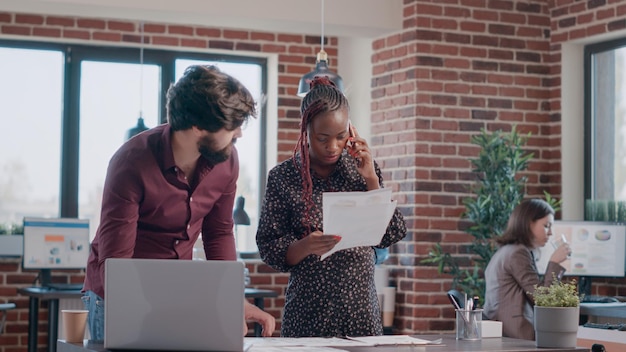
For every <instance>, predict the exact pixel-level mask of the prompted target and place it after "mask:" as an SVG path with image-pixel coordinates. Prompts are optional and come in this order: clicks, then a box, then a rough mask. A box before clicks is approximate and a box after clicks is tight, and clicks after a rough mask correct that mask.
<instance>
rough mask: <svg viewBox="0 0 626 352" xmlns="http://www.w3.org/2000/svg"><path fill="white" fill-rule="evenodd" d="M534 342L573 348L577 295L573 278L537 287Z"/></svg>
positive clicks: (552, 346)
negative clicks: (568, 280)
mask: <svg viewBox="0 0 626 352" xmlns="http://www.w3.org/2000/svg"><path fill="white" fill-rule="evenodd" d="M529 294H530V295H532V296H533V298H534V300H535V308H534V309H535V318H534V319H535V321H534V325H535V344H536V345H537V347H551V348H572V347H576V335H577V333H578V317H579V309H580V308H579V306H580V297H579V295H578V286H577V285H576V280H572V281H570V282H561V281H558V280H556V279H555V280H554V281H553V282H552V284H551V285H550V286H536V285H535V291H534V292H530V293H529Z"/></svg>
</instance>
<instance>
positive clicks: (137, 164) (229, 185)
mask: <svg viewBox="0 0 626 352" xmlns="http://www.w3.org/2000/svg"><path fill="white" fill-rule="evenodd" d="M170 134H171V131H170V126H169V125H167V124H165V125H161V126H158V127H155V128H153V129H151V130H149V131H146V132H144V133H142V134H140V135H137V136H135V137H134V138H132V139H130V140H129V141H128V142H126V143H125V144H124V145H123V146H122V147H120V149H118V151H117V152H116V153H115V154H114V155H113V157H112V158H111V161H110V162H109V167H108V170H107V176H106V180H105V183H104V192H103V198H102V212H101V222H100V226H99V227H98V231H97V232H96V237H95V238H94V240H93V241H92V243H91V252H90V254H89V261H88V263H87V272H86V276H85V285H84V288H83V289H84V290H85V291H87V290H91V291H94V292H95V293H96V294H98V295H99V296H101V297H104V261H105V260H106V259H107V258H155V259H192V254H193V245H194V243H195V242H196V239H197V238H198V236H199V235H200V233H202V241H203V245H204V251H205V253H206V258H207V259H212V260H236V258H237V255H236V250H235V241H234V236H233V218H232V213H233V203H234V200H235V191H236V185H237V177H238V174H239V161H238V158H237V152H236V150H235V149H234V148H233V153H232V155H231V157H230V158H229V159H228V160H227V161H225V162H223V163H220V164H217V165H215V166H211V165H209V164H208V163H207V162H206V161H205V159H204V158H202V157H200V158H199V159H198V165H197V166H196V171H195V175H194V178H193V180H194V181H193V183H192V184H189V183H188V182H187V179H186V178H185V175H184V173H183V172H182V171H181V170H179V169H178V167H176V165H175V163H174V155H173V153H172V147H171V137H170Z"/></svg>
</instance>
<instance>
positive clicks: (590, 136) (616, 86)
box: [585, 39, 626, 201]
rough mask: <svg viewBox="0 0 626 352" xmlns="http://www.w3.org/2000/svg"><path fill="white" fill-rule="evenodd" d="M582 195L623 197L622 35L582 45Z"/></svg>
mask: <svg viewBox="0 0 626 352" xmlns="http://www.w3.org/2000/svg"><path fill="white" fill-rule="evenodd" d="M585 199H592V200H610V201H626V39H620V40H614V41H610V42H604V43H598V44H593V45H589V46H587V47H585Z"/></svg>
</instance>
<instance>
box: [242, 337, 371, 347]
mask: <svg viewBox="0 0 626 352" xmlns="http://www.w3.org/2000/svg"><path fill="white" fill-rule="evenodd" d="M244 342H245V344H246V345H252V347H254V348H270V347H281V348H283V347H302V346H306V347H359V346H373V345H371V344H370V343H368V342H363V341H356V340H352V339H343V338H338V337H246V338H244Z"/></svg>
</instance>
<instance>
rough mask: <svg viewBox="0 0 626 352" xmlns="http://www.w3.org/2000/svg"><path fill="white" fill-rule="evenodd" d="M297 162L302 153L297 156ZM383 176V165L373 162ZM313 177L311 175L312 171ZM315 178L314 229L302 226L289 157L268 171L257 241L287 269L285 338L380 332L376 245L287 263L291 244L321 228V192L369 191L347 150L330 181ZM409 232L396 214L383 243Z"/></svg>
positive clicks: (269, 258) (272, 261)
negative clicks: (376, 286) (381, 170)
mask: <svg viewBox="0 0 626 352" xmlns="http://www.w3.org/2000/svg"><path fill="white" fill-rule="evenodd" d="M296 158H297V159H296V160H298V161H299V157H296ZM375 167H376V173H377V174H378V177H379V179H381V185H382V178H381V173H380V169H379V168H378V166H377V165H376V164H375ZM311 174H312V175H313V173H311ZM312 177H313V201H314V202H315V205H316V206H315V208H314V209H313V210H312V212H311V215H310V217H309V218H310V220H311V221H310V223H311V228H308V229H305V228H304V227H303V225H302V218H303V216H304V215H303V214H304V212H305V211H306V210H305V209H306V205H305V203H304V200H303V196H302V179H301V177H300V174H299V172H298V170H297V169H296V168H295V166H294V164H293V160H292V159H289V160H286V161H284V162H282V163H281V164H279V165H278V166H276V167H275V168H274V169H272V170H271V171H270V173H269V177H268V184H267V188H266V194H265V199H264V201H263V209H262V211H261V218H260V221H259V228H258V231H257V235H256V239H257V244H258V247H259V252H260V254H261V258H263V261H264V262H265V263H267V264H268V265H270V266H272V267H273V268H274V269H276V270H279V271H283V272H289V273H290V274H291V275H290V277H289V283H288V286H287V291H286V294H285V296H286V299H285V308H284V312H283V317H282V329H281V336H285V337H305V336H323V337H329V336H371V335H382V332H383V328H382V323H381V314H380V307H379V305H378V299H377V296H376V288H375V286H374V263H375V260H376V257H375V253H374V249H373V248H372V247H357V248H351V249H346V250H342V251H339V252H335V253H334V254H333V255H331V256H330V257H328V258H326V259H325V260H323V261H321V260H320V257H319V256H316V255H309V256H308V257H306V258H305V259H304V260H302V261H301V262H300V263H298V264H297V265H295V266H289V265H287V263H286V262H285V260H286V259H285V257H286V253H287V248H288V247H289V245H290V244H291V243H293V242H295V241H297V240H299V239H300V238H302V237H303V236H305V235H308V234H309V233H310V232H312V231H314V230H315V229H316V228H317V229H320V230H321V229H323V224H322V193H323V192H345V191H365V190H367V188H366V184H365V180H364V179H363V178H362V177H361V175H360V174H359V173H358V171H357V169H356V164H355V162H354V159H353V158H351V157H349V156H348V155H347V154H346V153H345V151H344V154H343V155H342V157H341V158H340V159H339V161H338V162H337V166H336V168H335V170H334V172H333V173H332V174H331V175H330V176H329V177H328V178H326V179H321V178H318V177H316V176H312ZM405 235H406V225H405V223H404V220H403V217H402V214H401V213H400V212H399V211H398V210H397V209H396V212H395V214H394V216H393V218H392V220H391V221H390V223H389V226H388V227H387V232H386V233H385V235H384V237H383V239H382V241H381V244H380V247H383V248H384V247H388V246H390V245H391V244H393V243H395V242H398V241H400V240H401V239H402V238H404V236H405Z"/></svg>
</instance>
